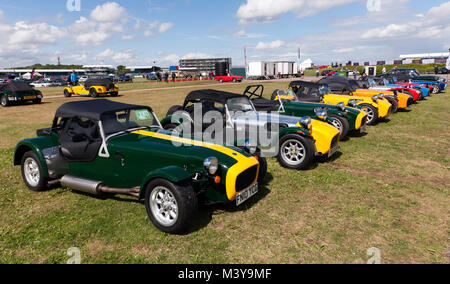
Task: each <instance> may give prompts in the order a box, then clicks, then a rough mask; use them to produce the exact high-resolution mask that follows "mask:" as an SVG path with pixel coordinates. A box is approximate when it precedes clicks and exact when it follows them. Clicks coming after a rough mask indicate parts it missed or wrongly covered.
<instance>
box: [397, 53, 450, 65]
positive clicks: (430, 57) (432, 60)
mask: <svg viewBox="0 0 450 284" xmlns="http://www.w3.org/2000/svg"><path fill="white" fill-rule="evenodd" d="M449 55H450V54H449V53H448V52H443V53H421V54H403V55H400V59H401V60H402V64H411V63H415V64H445V63H446V62H447V58H448V57H449Z"/></svg>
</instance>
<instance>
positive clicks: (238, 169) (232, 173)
mask: <svg viewBox="0 0 450 284" xmlns="http://www.w3.org/2000/svg"><path fill="white" fill-rule="evenodd" d="M132 133H134V134H137V135H143V136H147V137H152V138H156V139H162V140H169V141H172V142H174V143H180V144H184V145H191V146H196V147H204V148H208V149H211V150H214V151H217V152H219V153H222V154H224V155H227V156H230V157H232V158H233V159H235V160H236V161H237V163H236V164H235V165H234V166H232V167H231V168H229V169H228V173H227V177H226V191H227V197H228V199H229V200H231V201H232V200H235V199H236V195H237V194H239V192H236V180H237V178H238V176H239V175H240V174H241V173H242V172H244V171H245V170H247V169H249V168H251V167H254V166H258V171H257V172H258V173H259V162H258V161H257V160H256V159H255V158H254V157H246V156H244V155H242V154H240V153H239V152H236V151H234V150H233V149H231V148H228V147H225V146H221V145H218V144H213V143H208V142H202V141H197V140H192V139H188V138H183V137H178V136H173V135H167V134H162V133H157V132H151V131H145V130H138V131H134V132H132ZM257 180H258V175H256V178H255V180H254V181H253V183H252V185H254V184H255V183H256V181H257ZM244 190H245V189H244Z"/></svg>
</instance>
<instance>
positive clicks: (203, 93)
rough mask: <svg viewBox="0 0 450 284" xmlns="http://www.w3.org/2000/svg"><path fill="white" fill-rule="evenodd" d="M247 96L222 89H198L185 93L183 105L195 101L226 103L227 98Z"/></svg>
mask: <svg viewBox="0 0 450 284" xmlns="http://www.w3.org/2000/svg"><path fill="white" fill-rule="evenodd" d="M242 97H244V98H247V96H244V95H240V94H234V93H228V92H223V91H217V90H198V91H193V92H191V93H189V95H187V97H186V99H185V101H184V106H186V105H187V104H188V103H190V102H195V101H210V102H217V103H222V104H226V103H227V101H228V100H229V99H234V98H242Z"/></svg>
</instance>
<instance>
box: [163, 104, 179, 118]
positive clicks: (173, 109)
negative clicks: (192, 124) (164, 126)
mask: <svg viewBox="0 0 450 284" xmlns="http://www.w3.org/2000/svg"><path fill="white" fill-rule="evenodd" d="M180 110H183V106H179V105H176V106H173V107H171V108H169V111H168V112H167V114H166V116H171V115H172V114H174V113H176V112H177V111H180Z"/></svg>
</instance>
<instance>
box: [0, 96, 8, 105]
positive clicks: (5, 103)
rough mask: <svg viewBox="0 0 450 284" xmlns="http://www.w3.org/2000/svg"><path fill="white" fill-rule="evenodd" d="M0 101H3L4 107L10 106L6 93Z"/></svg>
mask: <svg viewBox="0 0 450 284" xmlns="http://www.w3.org/2000/svg"><path fill="white" fill-rule="evenodd" d="M0 103H1V105H2V107H8V106H9V101H8V98H7V97H6V96H5V95H3V96H2V97H1V98H0Z"/></svg>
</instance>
